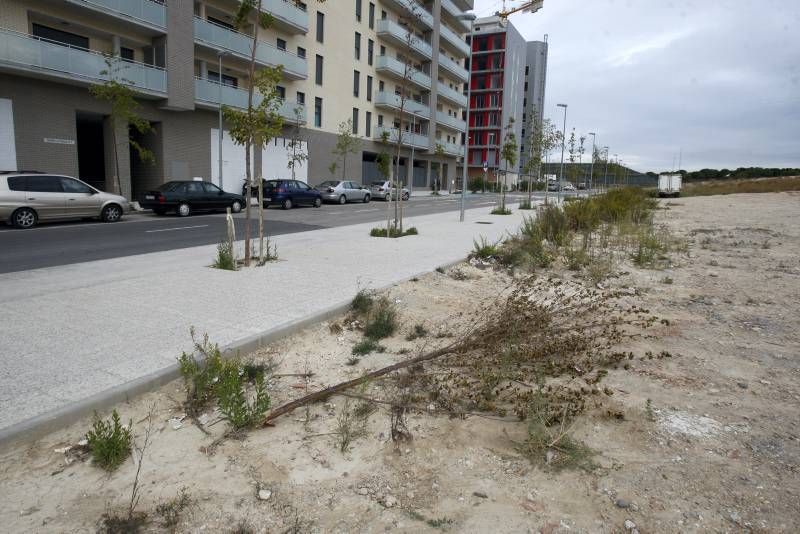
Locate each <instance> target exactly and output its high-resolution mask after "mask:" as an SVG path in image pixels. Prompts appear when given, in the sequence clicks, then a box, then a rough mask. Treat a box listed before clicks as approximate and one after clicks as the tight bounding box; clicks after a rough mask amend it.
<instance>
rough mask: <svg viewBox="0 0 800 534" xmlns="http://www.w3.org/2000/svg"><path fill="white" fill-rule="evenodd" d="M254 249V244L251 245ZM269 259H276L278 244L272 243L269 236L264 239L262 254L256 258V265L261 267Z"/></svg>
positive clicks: (269, 260)
mask: <svg viewBox="0 0 800 534" xmlns="http://www.w3.org/2000/svg"><path fill="white" fill-rule="evenodd" d="M252 249H253V250H255V249H256V248H255V246H253V247H252ZM271 261H278V245H277V244H276V243H273V242H272V241H271V240H270V238H269V236H267V237H266V238H265V239H264V254H263V255H262V256H261V257H260V258H258V261H257V262H256V265H258V266H259V267H263V266H264V265H266V264H267V263H269V262H271Z"/></svg>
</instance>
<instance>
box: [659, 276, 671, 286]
mask: <svg viewBox="0 0 800 534" xmlns="http://www.w3.org/2000/svg"><path fill="white" fill-rule="evenodd" d="M672 282H673V280H672V278H670V277H669V276H665V277H664V278H662V279H661V283H662V284H672Z"/></svg>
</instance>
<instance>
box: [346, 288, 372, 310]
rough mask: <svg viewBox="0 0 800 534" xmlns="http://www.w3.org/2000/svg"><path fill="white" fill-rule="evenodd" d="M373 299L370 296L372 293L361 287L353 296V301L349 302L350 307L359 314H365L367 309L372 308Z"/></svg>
mask: <svg viewBox="0 0 800 534" xmlns="http://www.w3.org/2000/svg"><path fill="white" fill-rule="evenodd" d="M374 301H375V299H374V298H373V297H372V294H371V293H370V292H368V291H367V290H366V289H362V290H360V291H359V292H358V293H356V296H355V297H353V301H352V302H351V303H350V309H351V310H353V311H354V312H355V313H357V314H359V315H366V314H367V313H369V310H371V309H372V304H373V303H374Z"/></svg>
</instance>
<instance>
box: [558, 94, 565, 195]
mask: <svg viewBox="0 0 800 534" xmlns="http://www.w3.org/2000/svg"><path fill="white" fill-rule="evenodd" d="M556 106H558V107H560V108H564V130H563V131H562V132H561V170H560V171H559V175H558V201H559V202H561V189H562V188H563V187H564V142H565V141H566V138H567V105H566V104H556Z"/></svg>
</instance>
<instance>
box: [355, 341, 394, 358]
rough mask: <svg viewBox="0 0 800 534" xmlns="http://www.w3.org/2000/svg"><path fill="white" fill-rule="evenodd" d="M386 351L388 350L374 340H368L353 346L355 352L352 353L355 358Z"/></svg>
mask: <svg viewBox="0 0 800 534" xmlns="http://www.w3.org/2000/svg"><path fill="white" fill-rule="evenodd" d="M385 350H386V348H385V347H384V346H383V345H380V344H379V343H378V342H377V341H375V340H374V339H370V338H366V339H362V340H361V341H359V342H358V343H356V344H355V345H353V350H351V351H350V353H351V354H352V355H353V356H366V355H367V354H369V353H371V352H383V351H385Z"/></svg>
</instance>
